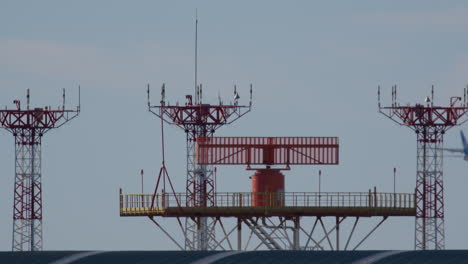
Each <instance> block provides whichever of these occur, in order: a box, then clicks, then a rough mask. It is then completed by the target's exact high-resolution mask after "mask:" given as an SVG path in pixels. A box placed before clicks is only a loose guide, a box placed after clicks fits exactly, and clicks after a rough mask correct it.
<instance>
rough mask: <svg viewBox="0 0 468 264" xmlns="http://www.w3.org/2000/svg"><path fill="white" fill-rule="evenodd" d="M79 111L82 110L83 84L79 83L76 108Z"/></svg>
mask: <svg viewBox="0 0 468 264" xmlns="http://www.w3.org/2000/svg"><path fill="white" fill-rule="evenodd" d="M76 110H77V111H78V112H80V111H81V86H80V85H78V107H77V108H76Z"/></svg>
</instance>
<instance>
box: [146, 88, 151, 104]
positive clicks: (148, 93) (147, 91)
mask: <svg viewBox="0 0 468 264" xmlns="http://www.w3.org/2000/svg"><path fill="white" fill-rule="evenodd" d="M146 87H147V89H146V95H147V98H148V108H151V104H150V85H149V83H148V84H147V86H146ZM149 110H150V111H151V109H149Z"/></svg>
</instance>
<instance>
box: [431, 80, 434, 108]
mask: <svg viewBox="0 0 468 264" xmlns="http://www.w3.org/2000/svg"><path fill="white" fill-rule="evenodd" d="M431 106H434V85H432V89H431Z"/></svg>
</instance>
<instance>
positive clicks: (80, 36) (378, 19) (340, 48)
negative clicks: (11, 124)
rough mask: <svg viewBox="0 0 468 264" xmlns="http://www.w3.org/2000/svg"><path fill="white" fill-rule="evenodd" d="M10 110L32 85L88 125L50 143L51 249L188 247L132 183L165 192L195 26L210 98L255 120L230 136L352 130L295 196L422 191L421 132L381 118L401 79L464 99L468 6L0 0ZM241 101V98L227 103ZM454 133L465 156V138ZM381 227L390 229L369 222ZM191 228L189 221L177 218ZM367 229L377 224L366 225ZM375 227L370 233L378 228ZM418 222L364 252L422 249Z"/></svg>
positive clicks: (0, 187)
mask: <svg viewBox="0 0 468 264" xmlns="http://www.w3.org/2000/svg"><path fill="white" fill-rule="evenodd" d="M0 6H1V8H0V107H5V106H7V107H10V108H12V107H13V103H12V102H13V100H15V99H21V100H23V101H24V100H25V94H26V89H30V91H31V104H32V105H34V106H45V105H52V106H58V105H60V104H61V89H62V88H66V90H67V106H68V107H70V108H73V107H75V106H76V104H77V102H78V86H79V85H80V86H81V109H82V112H81V114H80V116H79V117H78V118H77V119H74V120H73V121H72V122H70V123H69V124H67V125H66V126H63V127H61V128H60V129H57V130H53V131H50V132H49V133H47V134H46V135H45V136H44V138H43V143H42V146H43V148H42V179H43V207H44V209H43V216H44V249H45V250H82V249H95V250H124V249H127V250H159V249H175V246H173V245H171V244H169V243H168V242H167V239H166V238H165V237H164V234H162V233H161V232H160V231H158V230H157V229H156V228H155V226H154V225H153V224H152V223H151V222H150V221H149V220H148V219H146V218H122V217H119V205H118V193H119V188H123V191H124V192H128V193H137V192H139V191H140V175H139V172H140V170H141V169H144V170H145V187H144V188H145V192H148V193H150V192H151V191H152V189H153V188H154V184H155V178H156V176H157V172H158V170H159V168H160V166H161V150H160V149H161V145H160V136H161V133H160V126H159V121H158V119H157V118H156V117H155V116H154V115H152V114H151V113H149V112H148V111H147V99H146V85H147V84H148V83H149V84H150V85H151V87H152V91H153V95H154V96H153V98H152V101H153V102H154V103H157V102H158V101H159V98H158V95H159V88H160V86H161V84H162V83H165V84H166V98H167V100H168V101H169V102H171V103H175V102H177V101H179V102H183V101H184V99H185V95H186V94H190V93H192V91H193V83H194V20H195V10H198V17H199V31H198V32H199V35H198V39H199V42H198V45H199V53H198V54H199V56H198V57H199V64H198V80H199V81H200V82H201V83H202V84H203V88H204V100H205V101H206V102H213V103H214V102H216V101H217V97H218V94H220V95H221V96H222V97H224V98H231V97H232V91H233V86H234V84H236V85H237V87H238V90H239V94H240V96H241V99H240V100H241V101H242V102H245V103H247V101H248V89H249V84H250V83H252V84H253V94H254V99H253V108H252V112H251V113H249V114H248V115H246V116H245V117H243V118H242V119H240V120H238V121H236V122H235V123H233V124H232V125H230V126H229V127H224V128H221V129H220V130H218V132H217V135H218V136H338V137H339V138H340V164H339V165H337V166H321V167H320V166H313V167H311V166H303V167H301V166H296V167H294V168H293V169H292V170H291V171H288V172H286V191H287V192H293V191H299V192H307V191H309V192H312V191H317V189H318V179H317V171H318V170H319V169H321V170H322V171H323V174H322V186H321V188H322V191H343V192H348V191H362V192H366V191H367V190H368V189H370V188H373V187H374V186H376V187H377V190H378V191H384V192H392V191H393V168H394V167H396V168H397V180H396V181H397V182H396V188H397V192H398V191H399V192H412V191H413V190H414V187H415V178H416V136H415V134H414V133H413V132H412V131H411V130H410V129H408V128H405V127H400V126H398V125H396V124H395V123H393V122H392V121H390V120H388V119H387V118H386V117H384V116H383V115H381V114H379V113H378V108H377V86H378V85H381V87H382V103H383V104H390V99H391V96H390V89H391V86H392V85H395V84H397V85H398V87H399V90H398V97H399V100H400V102H401V103H402V104H407V103H412V104H414V103H422V102H423V100H424V98H425V97H426V96H427V95H429V94H430V87H431V85H434V86H435V104H436V105H448V103H449V98H450V97H451V96H461V95H462V94H463V88H464V87H465V86H466V85H467V84H468V77H467V76H468V49H467V48H466V47H468V4H467V3H466V1H450V2H447V1H386V2H383V1H86V0H85V1H40V2H39V1H9V0H2V1H0ZM226 100H228V99H226ZM466 127H467V126H466V125H463V126H461V127H459V128H453V129H451V130H450V131H449V132H448V133H447V134H446V136H445V143H446V144H445V145H446V146H447V147H454V148H458V147H461V141H460V138H459V133H458V132H459V130H465V131H466V132H467V133H468V130H467V129H466ZM165 129H166V149H167V155H166V159H167V160H166V162H167V169H168V171H169V174H170V175H171V178H172V179H173V181H174V184H175V186H176V187H175V188H176V190H178V191H183V190H184V188H185V135H184V133H183V131H181V130H179V129H178V128H175V127H168V126H166V127H165ZM13 142H14V141H13V136H12V135H10V134H9V133H8V132H6V131H3V130H2V131H0V146H2V148H1V151H0V251H8V250H10V249H11V230H12V204H13V201H12V199H13V183H14V144H13ZM467 170H468V163H467V162H465V161H463V160H462V159H461V158H449V157H447V158H446V159H445V160H444V184H445V214H446V218H445V232H446V247H447V248H449V249H467V248H468V240H467V239H466V237H468V227H467V226H466V219H467V218H468V210H466V208H467V207H466V202H465V201H466V200H467V199H468V194H467V192H466V186H468V177H467ZM249 174H250V172H248V171H245V168H244V167H242V166H236V167H223V168H219V169H218V191H223V192H228V191H229V192H236V191H238V192H239V191H241V192H247V191H249V190H250V180H249V178H248V176H249ZM367 221H368V223H369V226H370V225H371V224H372V223H376V221H378V220H376V219H369V220H367ZM163 223H164V224H167V226H168V229H169V230H172V232H175V230H176V229H175V226H174V225H173V223H174V221H172V222H171V221H170V220H163ZM366 228H367V229H366ZM368 229H369V227H368V226H364V227H362V232H363V233H362V234H364V233H365V232H364V231H365V230H368ZM413 234H414V219H413V218H409V217H408V218H390V219H389V220H387V222H385V224H384V225H383V226H382V227H381V228H379V229H378V230H377V231H376V233H375V234H374V235H373V236H372V237H371V238H370V239H369V240H368V241H367V242H366V243H364V244H363V246H362V247H361V249H412V248H413V243H414V242H413V241H414V235H413Z"/></svg>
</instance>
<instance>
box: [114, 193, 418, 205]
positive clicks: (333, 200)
mask: <svg viewBox="0 0 468 264" xmlns="http://www.w3.org/2000/svg"><path fill="white" fill-rule="evenodd" d="M153 198H154V202H153ZM202 198H203V197H193V196H187V195H186V194H185V193H176V194H173V193H158V194H156V195H154V197H153V194H122V193H121V194H120V208H121V209H124V208H125V209H132V208H135V209H136V208H151V207H153V208H167V207H178V205H179V204H180V206H182V207H258V206H264V207H338V208H342V207H360V208H408V209H412V208H415V199H414V194H412V193H376V192H347V193H344V192H321V193H318V192H312V193H311V192H290V193H289V192H285V193H250V192H244V193H227V192H223V193H216V194H215V195H214V196H213V199H211V200H207V201H206V206H195V204H200V203H195V201H196V200H198V201H202V200H203V199H202Z"/></svg>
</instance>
